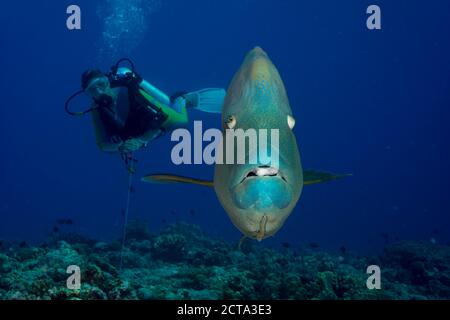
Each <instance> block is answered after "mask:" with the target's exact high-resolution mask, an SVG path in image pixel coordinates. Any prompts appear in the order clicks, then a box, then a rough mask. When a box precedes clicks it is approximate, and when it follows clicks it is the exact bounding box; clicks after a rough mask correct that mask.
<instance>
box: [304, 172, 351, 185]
mask: <svg viewBox="0 0 450 320" xmlns="http://www.w3.org/2000/svg"><path fill="white" fill-rule="evenodd" d="M351 175H352V174H351V173H349V174H334V173H329V172H324V171H316V170H304V171H303V184H304V185H310V184H316V183H322V182H327V181H331V180H337V179H342V178H345V177H348V176H351Z"/></svg>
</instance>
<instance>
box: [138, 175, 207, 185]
mask: <svg viewBox="0 0 450 320" xmlns="http://www.w3.org/2000/svg"><path fill="white" fill-rule="evenodd" d="M141 181H143V182H148V183H192V184H197V185H201V186H206V187H214V183H213V182H212V181H209V180H202V179H195V178H190V177H184V176H177V175H173V174H149V175H146V176H144V177H142V178H141Z"/></svg>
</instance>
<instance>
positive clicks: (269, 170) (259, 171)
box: [238, 166, 287, 184]
mask: <svg viewBox="0 0 450 320" xmlns="http://www.w3.org/2000/svg"><path fill="white" fill-rule="evenodd" d="M261 177H278V178H280V179H282V180H283V181H284V182H286V183H287V180H286V178H285V177H284V175H283V174H282V173H281V172H280V169H279V168H277V167H270V166H258V167H256V168H253V169H252V170H250V171H247V172H246V173H245V174H244V177H243V178H242V180H241V181H240V182H239V183H238V184H241V183H244V182H245V181H246V180H248V179H255V178H261Z"/></svg>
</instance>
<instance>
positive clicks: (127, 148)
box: [119, 138, 147, 153]
mask: <svg viewBox="0 0 450 320" xmlns="http://www.w3.org/2000/svg"><path fill="white" fill-rule="evenodd" d="M146 145H147V141H145V140H142V139H139V138H130V139H127V140H125V142H123V143H122V144H121V146H120V147H119V152H121V153H130V152H135V151H137V150H139V149H141V148H142V147H145V146H146Z"/></svg>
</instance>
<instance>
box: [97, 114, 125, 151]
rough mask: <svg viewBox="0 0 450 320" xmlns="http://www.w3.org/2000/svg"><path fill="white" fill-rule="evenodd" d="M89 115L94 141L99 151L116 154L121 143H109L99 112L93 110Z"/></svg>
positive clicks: (109, 139) (109, 138)
mask: <svg viewBox="0 0 450 320" xmlns="http://www.w3.org/2000/svg"><path fill="white" fill-rule="evenodd" d="M91 114H92V123H93V125H94V131H95V141H96V143H97V146H98V147H99V149H100V150H102V151H103V152H118V151H119V147H120V145H121V144H122V142H118V143H113V142H111V137H110V136H109V135H108V133H107V131H106V128H105V126H104V124H103V122H102V121H101V119H100V112H99V110H96V109H94V110H92V112H91Z"/></svg>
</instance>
